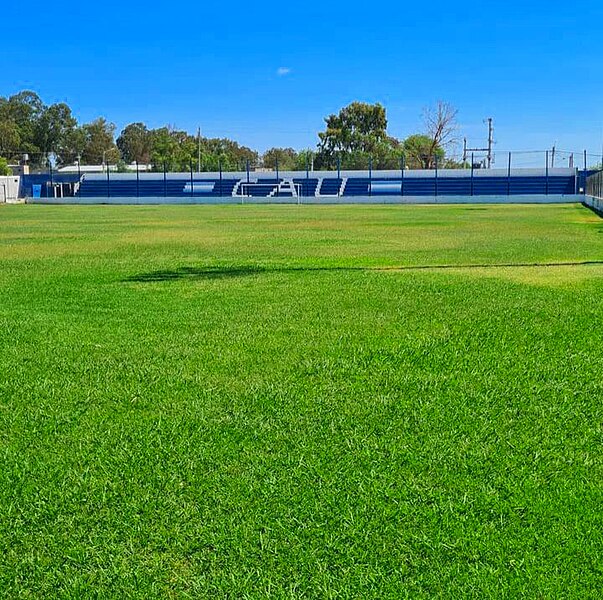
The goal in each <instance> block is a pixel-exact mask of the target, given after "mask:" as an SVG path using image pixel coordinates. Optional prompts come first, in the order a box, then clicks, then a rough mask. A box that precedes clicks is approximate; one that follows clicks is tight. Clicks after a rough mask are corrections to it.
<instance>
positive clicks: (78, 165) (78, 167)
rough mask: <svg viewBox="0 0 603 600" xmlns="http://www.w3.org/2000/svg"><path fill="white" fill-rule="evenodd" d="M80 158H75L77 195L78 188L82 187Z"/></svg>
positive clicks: (78, 193) (78, 192)
mask: <svg viewBox="0 0 603 600" xmlns="http://www.w3.org/2000/svg"><path fill="white" fill-rule="evenodd" d="M81 160H82V159H81V157H79V156H78V157H77V195H78V196H79V195H80V188H81V187H82V169H81V167H80V162H81Z"/></svg>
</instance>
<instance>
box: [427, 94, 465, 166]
mask: <svg viewBox="0 0 603 600" xmlns="http://www.w3.org/2000/svg"><path fill="white" fill-rule="evenodd" d="M457 115H458V110H457V109H456V108H454V106H452V105H451V104H449V103H448V102H442V101H439V102H438V103H437V104H436V105H435V107H430V108H426V109H425V110H424V111H423V122H424V125H425V132H426V134H427V135H428V136H429V138H430V140H431V143H430V147H429V151H428V157H431V158H429V162H428V165H427V167H426V168H428V169H432V168H433V167H434V162H435V157H436V155H437V152H436V150H437V149H438V148H441V149H443V150H445V149H446V148H447V147H449V146H450V145H452V144H454V142H455V138H454V134H455V132H456V130H457V122H456V117H457Z"/></svg>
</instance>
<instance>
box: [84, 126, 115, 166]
mask: <svg viewBox="0 0 603 600" xmlns="http://www.w3.org/2000/svg"><path fill="white" fill-rule="evenodd" d="M82 130H83V131H84V136H85V144H84V148H83V151H82V153H81V158H82V163H84V164H88V165H99V164H102V163H104V164H108V165H110V164H115V163H116V162H117V161H118V160H119V150H118V149H117V146H116V145H115V140H114V135H115V125H114V124H113V123H109V122H108V121H107V120H106V119H104V118H103V117H99V118H98V119H96V120H95V121H92V123H88V124H86V125H84V126H83V127H82Z"/></svg>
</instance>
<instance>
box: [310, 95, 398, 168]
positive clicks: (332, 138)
mask: <svg viewBox="0 0 603 600" xmlns="http://www.w3.org/2000/svg"><path fill="white" fill-rule="evenodd" d="M325 123H326V130H325V131H323V132H320V133H319V134H318V137H319V138H320V142H319V144H318V149H319V154H320V156H321V162H323V163H324V164H325V165H326V164H330V165H332V164H334V162H335V160H336V157H337V156H341V155H343V154H346V153H351V152H363V153H367V154H370V153H371V152H373V150H374V149H375V147H376V146H377V145H378V144H379V143H380V142H382V141H383V140H386V139H387V137H388V136H387V131H386V130H387V116H386V113H385V108H384V107H383V106H382V105H381V104H379V103H377V104H366V103H364V102H352V103H351V104H350V105H348V106H346V107H344V108H342V109H341V110H340V111H339V113H338V114H336V115H335V114H333V115H329V116H328V117H327V118H326V119H325Z"/></svg>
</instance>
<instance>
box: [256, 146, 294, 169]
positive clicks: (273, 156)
mask: <svg viewBox="0 0 603 600" xmlns="http://www.w3.org/2000/svg"><path fill="white" fill-rule="evenodd" d="M262 162H263V165H264V167H266V168H267V169H275V168H276V165H277V162H278V168H279V169H280V170H281V171H293V170H294V169H295V168H296V166H297V152H296V151H295V150H294V149H293V148H270V149H269V150H266V152H264V155H263V157H262Z"/></svg>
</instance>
